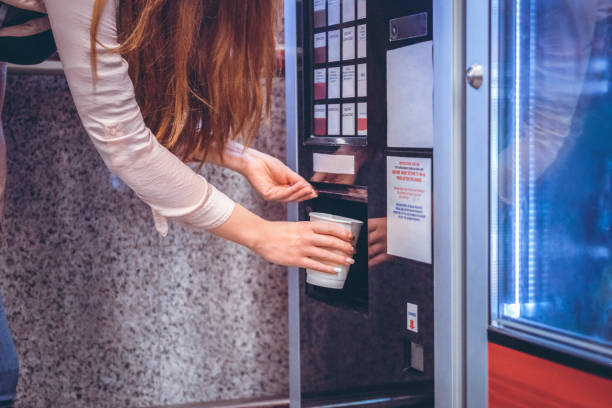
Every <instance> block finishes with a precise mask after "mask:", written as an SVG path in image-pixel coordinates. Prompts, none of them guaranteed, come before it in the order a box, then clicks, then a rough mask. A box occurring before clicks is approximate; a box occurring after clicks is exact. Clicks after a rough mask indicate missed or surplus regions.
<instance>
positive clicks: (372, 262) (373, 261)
mask: <svg viewBox="0 0 612 408" xmlns="http://www.w3.org/2000/svg"><path fill="white" fill-rule="evenodd" d="M390 259H391V257H390V256H389V255H387V254H378V255H376V256H375V257H373V258H370V259H369V260H368V267H369V268H373V267H375V266H377V265H380V264H382V263H385V262H387V261H389V260H390Z"/></svg>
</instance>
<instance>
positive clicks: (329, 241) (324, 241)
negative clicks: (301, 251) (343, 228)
mask: <svg viewBox="0 0 612 408" xmlns="http://www.w3.org/2000/svg"><path fill="white" fill-rule="evenodd" d="M312 244H313V245H315V246H317V247H319V248H329V249H334V250H337V251H342V252H344V253H345V254H346V255H349V256H352V255H353V254H354V253H355V248H353V246H352V245H351V244H350V243H348V242H346V241H343V240H341V239H338V238H335V237H333V236H329V235H321V234H317V235H315V236H314V238H313V240H312Z"/></svg>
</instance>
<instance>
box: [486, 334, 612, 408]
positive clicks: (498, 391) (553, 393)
mask: <svg viewBox="0 0 612 408" xmlns="http://www.w3.org/2000/svg"><path fill="white" fill-rule="evenodd" d="M489 407H490V408H549V407H550V408H553V407H554V408H570V407H572V408H579V407H580V408H586V407H588V408H610V407H612V381H610V380H607V379H605V378H602V377H598V376H596V375H593V374H588V373H586V372H584V371H580V370H576V369H574V368H570V367H566V366H564V365H561V364H558V363H554V362H552V361H548V360H544V359H541V358H538V357H535V356H532V355H529V354H526V353H522V352H520V351H516V350H513V349H510V348H507V347H503V346H499V345H497V344H493V343H489Z"/></svg>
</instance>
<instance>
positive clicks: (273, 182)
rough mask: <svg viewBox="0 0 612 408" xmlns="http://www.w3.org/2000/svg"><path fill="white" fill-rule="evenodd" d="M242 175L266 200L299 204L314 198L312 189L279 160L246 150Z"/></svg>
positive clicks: (255, 151) (314, 194) (252, 150)
mask: <svg viewBox="0 0 612 408" xmlns="http://www.w3.org/2000/svg"><path fill="white" fill-rule="evenodd" d="M244 154H245V155H246V160H245V164H244V167H243V170H242V174H243V175H244V176H245V177H246V178H247V180H248V181H249V183H251V185H252V186H253V188H255V190H257V192H258V193H259V194H260V195H261V196H262V197H263V198H264V199H266V200H269V201H272V200H273V201H282V202H292V201H293V202H299V201H304V200H309V199H311V198H315V197H316V196H317V193H316V192H315V190H314V188H313V187H312V186H311V185H310V183H308V182H307V181H306V180H304V178H302V177H301V176H300V175H298V174H297V173H295V172H294V171H292V170H291V169H290V168H289V167H287V166H286V165H285V164H284V163H283V162H281V161H280V160H278V159H276V158H274V157H272V156H270V155H267V154H265V153H262V152H259V151H257V150H254V149H248V150H247V151H246V152H245V153H244Z"/></svg>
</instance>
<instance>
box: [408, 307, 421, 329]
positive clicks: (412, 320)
mask: <svg viewBox="0 0 612 408" xmlns="http://www.w3.org/2000/svg"><path fill="white" fill-rule="evenodd" d="M406 317H407V325H406V328H407V329H408V330H410V331H411V332H415V333H418V332H419V307H418V306H417V305H415V304H413V303H406Z"/></svg>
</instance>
